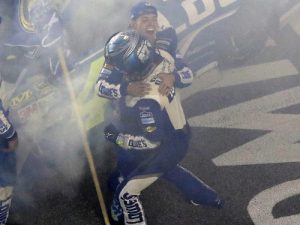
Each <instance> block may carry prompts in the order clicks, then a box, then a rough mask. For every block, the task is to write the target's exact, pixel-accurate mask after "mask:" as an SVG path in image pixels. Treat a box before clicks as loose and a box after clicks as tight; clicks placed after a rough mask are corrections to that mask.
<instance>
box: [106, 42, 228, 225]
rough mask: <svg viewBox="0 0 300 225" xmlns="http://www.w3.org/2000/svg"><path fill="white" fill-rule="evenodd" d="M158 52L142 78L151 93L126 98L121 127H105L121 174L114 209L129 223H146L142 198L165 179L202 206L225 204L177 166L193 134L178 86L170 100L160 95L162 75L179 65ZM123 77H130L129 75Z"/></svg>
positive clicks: (122, 103)
mask: <svg viewBox="0 0 300 225" xmlns="http://www.w3.org/2000/svg"><path fill="white" fill-rule="evenodd" d="M124 39H125V40H126V37H125V38H124ZM144 48H145V46H142V47H140V48H139V50H138V52H139V53H141V54H140V55H146V54H147V50H144ZM156 53H157V54H155V56H154V59H153V61H154V62H155V67H154V68H153V69H151V70H150V71H151V72H150V73H149V74H150V75H147V77H146V78H145V79H143V81H144V82H146V83H149V84H150V86H151V91H150V93H149V94H147V95H146V96H144V97H131V96H125V97H123V98H121V99H120V101H119V104H118V105H119V111H120V123H119V124H118V125H117V127H118V128H115V127H114V126H112V125H110V126H108V127H107V128H106V129H105V135H106V138H107V139H108V140H110V141H111V142H113V143H115V144H116V145H117V148H116V151H117V153H118V169H119V171H120V173H121V179H119V184H118V186H117V187H116V190H115V195H114V201H113V204H112V208H111V209H112V210H111V211H112V217H113V219H114V220H117V221H120V220H122V219H124V223H125V224H137V225H145V224H146V219H145V215H144V212H143V208H142V205H141V202H140V200H139V195H140V193H141V191H143V190H144V189H145V188H147V187H148V186H149V185H151V184H152V183H153V182H155V181H156V180H157V179H158V178H160V177H163V178H164V179H166V180H168V181H170V182H172V183H173V184H174V185H175V186H176V187H177V188H179V189H180V190H181V191H182V192H183V193H184V194H185V196H186V197H187V198H188V199H189V200H191V201H193V202H195V203H197V204H206V205H210V206H214V207H220V206H221V205H222V202H221V200H220V199H219V197H218V195H217V193H216V192H215V191H214V190H212V189H211V188H210V187H208V186H207V185H206V184H205V183H203V182H202V181H201V180H200V179H199V178H197V177H196V176H194V175H193V174H192V173H191V172H189V171H188V170H186V169H184V168H183V167H181V166H180V165H178V163H179V162H180V161H181V160H182V159H183V158H184V156H185V155H186V152H187V149H188V143H189V138H190V131H189V126H188V124H187V122H186V119H185V115H184V112H183V109H182V106H181V102H180V99H179V96H178V94H177V93H176V90H175V88H173V89H172V91H171V92H170V94H169V95H168V96H162V95H160V94H159V91H158V87H159V84H160V82H161V80H160V78H159V77H158V75H159V74H160V73H172V72H173V71H174V70H175V63H174V61H172V60H170V58H166V57H163V56H162V54H161V51H158V52H156ZM129 58H130V57H129ZM141 58H142V61H143V57H141ZM124 76H125V79H126V74H125V75H124ZM119 178H120V177H119Z"/></svg>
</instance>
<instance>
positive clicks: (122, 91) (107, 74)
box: [96, 28, 193, 99]
mask: <svg viewBox="0 0 300 225" xmlns="http://www.w3.org/2000/svg"><path fill="white" fill-rule="evenodd" d="M155 47H156V48H157V49H159V52H160V54H161V55H162V56H163V57H164V58H167V59H168V60H169V61H172V62H173V63H174V64H175V70H174V71H172V72H173V74H174V76H175V87H177V88H183V87H187V86H189V85H190V84H191V83H192V81H193V72H192V70H191V69H190V68H189V67H188V66H187V65H186V64H185V63H184V61H183V59H182V57H181V55H180V54H179V53H176V49H177V36H176V32H175V30H174V29H173V28H167V29H164V30H162V31H160V32H158V33H157V39H156V46H155ZM128 85H129V81H127V80H126V79H124V72H123V71H120V70H119V69H118V68H117V67H115V66H112V65H111V64H110V63H109V62H104V65H103V67H102V70H101V71H100V74H99V78H98V80H97V84H96V91H97V93H98V95H99V96H101V97H104V98H109V99H119V98H121V97H124V96H126V95H127V87H128Z"/></svg>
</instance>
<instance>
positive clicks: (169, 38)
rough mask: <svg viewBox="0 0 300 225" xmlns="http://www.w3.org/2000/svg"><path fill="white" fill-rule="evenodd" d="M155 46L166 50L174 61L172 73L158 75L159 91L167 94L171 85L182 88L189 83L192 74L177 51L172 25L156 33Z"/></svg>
mask: <svg viewBox="0 0 300 225" xmlns="http://www.w3.org/2000/svg"><path fill="white" fill-rule="evenodd" d="M156 47H157V48H158V49H161V50H164V51H166V52H168V53H169V55H170V56H171V57H172V58H173V59H174V62H175V70H174V72H173V73H172V74H165V73H162V74H160V75H159V77H160V78H161V80H162V83H161V85H160V87H159V91H160V93H161V94H162V95H168V94H169V92H170V90H171V88H172V87H177V88H184V87H187V86H189V85H191V83H192V81H193V77H194V74H193V71H192V70H191V69H190V68H189V67H188V66H187V64H186V63H185V62H184V61H183V58H182V56H181V55H180V54H178V53H177V35H176V32H175V30H174V29H173V28H172V27H169V28H166V29H164V30H162V31H160V32H158V33H157V40H156Z"/></svg>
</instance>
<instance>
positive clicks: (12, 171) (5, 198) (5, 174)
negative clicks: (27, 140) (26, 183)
mask: <svg viewBox="0 0 300 225" xmlns="http://www.w3.org/2000/svg"><path fill="white" fill-rule="evenodd" d="M16 137H17V132H16V131H15V129H14V127H13V126H12V124H11V123H10V121H9V120H8V117H7V111H5V110H4V108H3V105H2V101H1V100H0V225H5V223H6V221H7V218H8V214H9V208H10V205H11V197H12V192H13V187H14V185H15V183H16V153H15V151H12V152H4V151H3V150H4V149H6V148H7V146H8V141H10V140H13V139H15V138H16Z"/></svg>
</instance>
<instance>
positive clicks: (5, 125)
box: [0, 100, 18, 152]
mask: <svg viewBox="0 0 300 225" xmlns="http://www.w3.org/2000/svg"><path fill="white" fill-rule="evenodd" d="M0 138H1V139H2V140H3V142H4V146H2V147H3V148H2V149H1V150H2V151H5V152H11V151H15V150H16V148H17V147H18V135H17V132H16V131H15V129H14V127H13V125H12V124H11V123H10V121H9V120H8V118H7V113H6V112H5V110H4V108H3V106H2V101H1V100H0Z"/></svg>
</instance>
